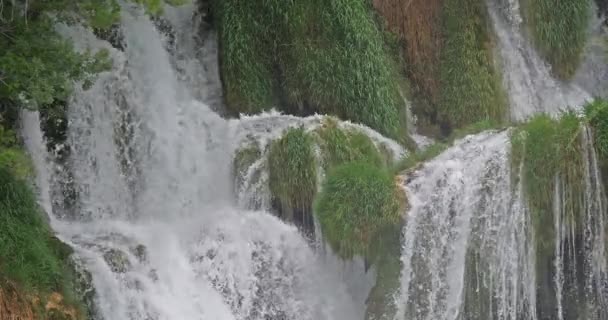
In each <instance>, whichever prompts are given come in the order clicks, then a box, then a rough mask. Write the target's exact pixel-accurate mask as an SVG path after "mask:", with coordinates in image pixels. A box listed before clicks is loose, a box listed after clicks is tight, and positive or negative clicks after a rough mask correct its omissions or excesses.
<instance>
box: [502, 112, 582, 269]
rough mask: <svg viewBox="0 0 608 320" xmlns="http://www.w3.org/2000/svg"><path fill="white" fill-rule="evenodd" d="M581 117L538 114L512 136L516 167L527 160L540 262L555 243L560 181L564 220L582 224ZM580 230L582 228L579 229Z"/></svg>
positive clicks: (526, 184) (525, 179)
mask: <svg viewBox="0 0 608 320" xmlns="http://www.w3.org/2000/svg"><path fill="white" fill-rule="evenodd" d="M581 128H582V126H581V119H580V118H579V117H578V116H577V115H576V114H574V113H566V114H564V115H562V117H561V119H559V120H555V119H552V118H551V117H549V116H547V115H540V116H536V117H535V118H533V119H531V120H530V121H529V122H528V123H526V124H524V125H523V126H522V127H520V128H519V129H518V130H517V131H515V132H514V134H513V137H512V162H513V168H514V170H518V169H517V168H519V166H520V165H521V164H522V163H523V172H522V177H521V179H523V185H524V190H525V194H526V200H527V202H528V204H529V207H530V211H531V216H532V225H533V228H534V231H535V241H536V247H537V257H538V261H539V263H540V262H541V261H547V260H546V259H548V257H550V256H551V254H552V253H553V250H554V245H555V229H554V225H555V224H554V212H553V210H554V203H555V200H556V199H555V190H556V187H557V186H556V183H560V185H559V187H560V188H561V191H560V193H561V194H562V195H563V199H561V201H562V202H563V206H564V208H563V209H564V215H565V217H564V223H565V224H567V225H569V226H576V227H580V226H581V225H583V224H582V223H578V221H580V218H581V217H580V214H581V212H582V211H583V210H582V208H583V207H582V203H581V201H582V198H581V197H580V195H581V194H583V192H584V172H583V170H584V167H585V164H584V163H583V161H584V159H583V152H582V149H581V148H582V144H581V132H582V131H581V130H582V129H581ZM578 231H580V230H578Z"/></svg>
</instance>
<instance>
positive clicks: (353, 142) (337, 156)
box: [317, 119, 387, 170]
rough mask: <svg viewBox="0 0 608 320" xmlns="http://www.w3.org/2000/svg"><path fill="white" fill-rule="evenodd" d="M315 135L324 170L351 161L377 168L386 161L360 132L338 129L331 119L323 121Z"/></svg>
mask: <svg viewBox="0 0 608 320" xmlns="http://www.w3.org/2000/svg"><path fill="white" fill-rule="evenodd" d="M317 133H318V136H319V138H320V139H319V140H320V142H319V144H320V147H321V154H322V159H323V167H324V168H325V169H326V170H328V169H330V168H333V167H336V166H337V165H340V164H343V163H346V162H352V161H362V162H367V163H370V164H373V165H376V166H378V167H381V166H383V165H384V164H385V163H386V161H387V160H386V159H385V157H383V155H382V154H381V153H380V152H379V150H378V149H377V148H376V146H375V145H374V143H373V142H372V141H371V139H370V138H369V137H368V136H366V135H365V134H364V133H362V132H360V131H356V130H348V129H342V128H339V127H338V123H337V122H336V121H334V120H333V119H328V120H327V121H325V123H324V124H323V126H322V127H320V128H319V129H318V130H317Z"/></svg>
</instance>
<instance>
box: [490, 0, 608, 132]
mask: <svg viewBox="0 0 608 320" xmlns="http://www.w3.org/2000/svg"><path fill="white" fill-rule="evenodd" d="M487 4H488V9H489V10H488V11H489V14H490V18H491V20H492V23H493V26H494V31H495V33H496V37H497V40H498V51H499V56H500V61H501V62H502V71H503V84H504V86H505V88H506V90H507V92H508V95H509V102H510V105H511V118H512V119H513V120H515V121H523V120H526V119H527V118H529V117H531V116H533V115H535V114H538V113H548V114H557V113H559V112H560V111H562V110H565V109H566V108H568V107H580V106H582V105H583V104H584V103H585V102H586V101H588V100H591V98H592V95H591V94H590V93H588V92H587V91H586V90H585V89H587V88H582V87H581V86H579V85H578V84H577V81H575V82H572V83H563V82H561V81H559V80H557V79H555V78H553V77H552V75H551V69H550V67H549V65H548V64H547V63H546V62H545V61H543V59H542V58H541V57H540V56H539V54H538V53H537V52H536V51H535V50H534V48H533V47H532V45H531V43H530V41H529V39H527V37H526V36H525V25H524V24H523V19H522V15H521V9H520V1H519V0H488V1H487ZM592 58H593V57H592ZM595 60H597V59H594V58H593V59H591V58H590V59H586V60H585V61H584V62H583V66H582V67H581V69H582V70H587V71H590V70H589V69H595V70H596V71H594V73H597V74H596V75H595V77H596V78H597V77H603V78H604V79H605V78H606V74H607V73H606V71H607V69H606V64H605V63H603V64H601V67H599V68H598V66H600V65H598V63H597V62H596V61H595ZM586 65H587V66H586ZM592 66H593V67H592ZM586 73H587V74H590V73H591V72H586ZM602 73H603V74H602ZM578 78H582V79H581V81H580V82H585V83H586V84H589V83H590V82H589V81H584V80H585V79H584V77H583V76H579V77H578ZM593 80H596V81H591V83H593V85H595V84H594V83H596V82H600V81H597V80H601V79H593ZM589 89H595V90H592V91H591V92H592V93H593V94H599V93H600V92H598V88H589Z"/></svg>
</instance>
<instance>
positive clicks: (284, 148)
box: [268, 128, 317, 222]
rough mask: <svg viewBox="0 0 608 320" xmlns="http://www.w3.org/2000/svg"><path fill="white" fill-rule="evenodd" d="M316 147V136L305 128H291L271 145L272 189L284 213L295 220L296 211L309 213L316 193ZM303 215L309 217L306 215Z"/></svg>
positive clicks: (306, 218) (270, 182)
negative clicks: (314, 141) (314, 142)
mask: <svg viewBox="0 0 608 320" xmlns="http://www.w3.org/2000/svg"><path fill="white" fill-rule="evenodd" d="M313 147H314V146H313V138H312V136H311V135H310V134H309V133H307V132H306V131H305V130H304V128H295V129H289V130H288V131H287V132H286V133H285V134H284V135H283V137H282V138H281V139H279V140H277V141H275V142H273V143H272V145H271V146H270V151H269V153H268V170H269V187H270V192H271V194H272V196H273V197H274V198H275V199H276V200H278V202H279V205H280V211H281V215H282V216H283V218H285V219H286V220H288V221H293V220H294V218H295V217H294V215H295V214H296V213H297V212H296V211H298V212H300V213H301V214H304V215H310V209H311V208H310V205H311V204H312V201H313V198H314V196H315V194H316V192H317V164H316V159H315V153H314V149H313ZM302 218H303V219H305V221H307V220H309V219H308V218H309V217H306V216H305V217H302ZM305 221H302V222H305Z"/></svg>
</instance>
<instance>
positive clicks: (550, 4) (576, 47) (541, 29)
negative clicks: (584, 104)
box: [523, 0, 591, 79]
mask: <svg viewBox="0 0 608 320" xmlns="http://www.w3.org/2000/svg"><path fill="white" fill-rule="evenodd" d="M590 6H591V1H587V0H561V1H554V0H526V1H525V2H524V4H523V9H524V16H525V18H526V21H527V23H528V26H529V28H530V31H531V34H532V37H533V39H534V43H535V45H536V47H537V48H538V50H539V52H540V54H541V55H542V56H544V58H545V59H546V60H547V61H548V62H549V63H550V64H551V65H552V66H553V73H554V74H555V75H557V76H558V77H560V78H562V79H569V78H571V77H572V76H573V75H574V73H575V72H576V69H577V67H578V65H579V63H580V61H581V55H582V53H583V49H584V47H585V43H586V42H587V26H588V24H589V19H590V18H591V14H590V13H591V8H590Z"/></svg>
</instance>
